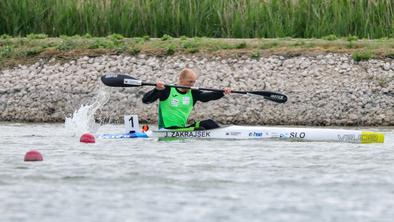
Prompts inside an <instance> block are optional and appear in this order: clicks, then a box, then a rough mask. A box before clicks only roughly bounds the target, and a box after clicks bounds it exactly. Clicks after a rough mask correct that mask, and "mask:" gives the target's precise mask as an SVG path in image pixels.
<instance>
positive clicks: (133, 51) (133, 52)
mask: <svg viewBox="0 0 394 222" xmlns="http://www.w3.org/2000/svg"><path fill="white" fill-rule="evenodd" d="M127 51H128V53H129V54H130V55H138V54H139V53H140V52H141V49H140V48H138V47H136V46H133V47H131V48H129V49H128V50H127Z"/></svg>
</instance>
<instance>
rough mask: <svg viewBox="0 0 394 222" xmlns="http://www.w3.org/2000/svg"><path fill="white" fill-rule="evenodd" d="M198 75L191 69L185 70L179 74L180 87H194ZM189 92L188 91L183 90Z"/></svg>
mask: <svg viewBox="0 0 394 222" xmlns="http://www.w3.org/2000/svg"><path fill="white" fill-rule="evenodd" d="M197 78H198V75H197V74H196V73H195V72H194V71H193V70H191V69H188V68H185V69H183V70H182V71H181V73H180V74H179V85H184V86H194V84H195V83H196V80H197ZM182 91H187V90H182Z"/></svg>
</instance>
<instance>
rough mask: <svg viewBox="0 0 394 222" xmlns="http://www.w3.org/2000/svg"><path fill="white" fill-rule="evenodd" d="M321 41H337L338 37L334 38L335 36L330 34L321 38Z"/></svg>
mask: <svg viewBox="0 0 394 222" xmlns="http://www.w3.org/2000/svg"><path fill="white" fill-rule="evenodd" d="M322 39H324V40H328V41H334V40H337V39H338V37H337V36H336V35H334V34H331V35H326V36H323V38H322Z"/></svg>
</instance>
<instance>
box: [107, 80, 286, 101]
mask: <svg viewBox="0 0 394 222" xmlns="http://www.w3.org/2000/svg"><path fill="white" fill-rule="evenodd" d="M101 81H102V82H103V83H104V85H106V86H111V87H139V86H156V83H149V82H142V81H141V80H139V79H136V78H134V77H131V76H128V75H124V74H106V75H104V76H102V77H101ZM164 86H166V87H175V88H179V89H196V90H203V91H212V92H224V90H223V89H210V88H200V87H194V86H182V85H168V84H165V85H164ZM231 93H238V94H253V95H258V96H263V97H264V98H265V99H268V100H271V101H273V102H277V103H285V102H286V101H287V96H286V95H284V94H281V93H277V92H271V91H237V90H231Z"/></svg>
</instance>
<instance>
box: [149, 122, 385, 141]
mask: <svg viewBox="0 0 394 222" xmlns="http://www.w3.org/2000/svg"><path fill="white" fill-rule="evenodd" d="M153 135H155V136H156V137H159V138H201V139H284V140H293V141H294V140H295V141H327V142H346V143H383V142H384V134H383V133H379V132H369V131H360V130H345V129H318V128H287V127H259V126H228V127H223V128H218V129H213V130H200V131H198V130H197V131H182V130H159V131H153Z"/></svg>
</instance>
